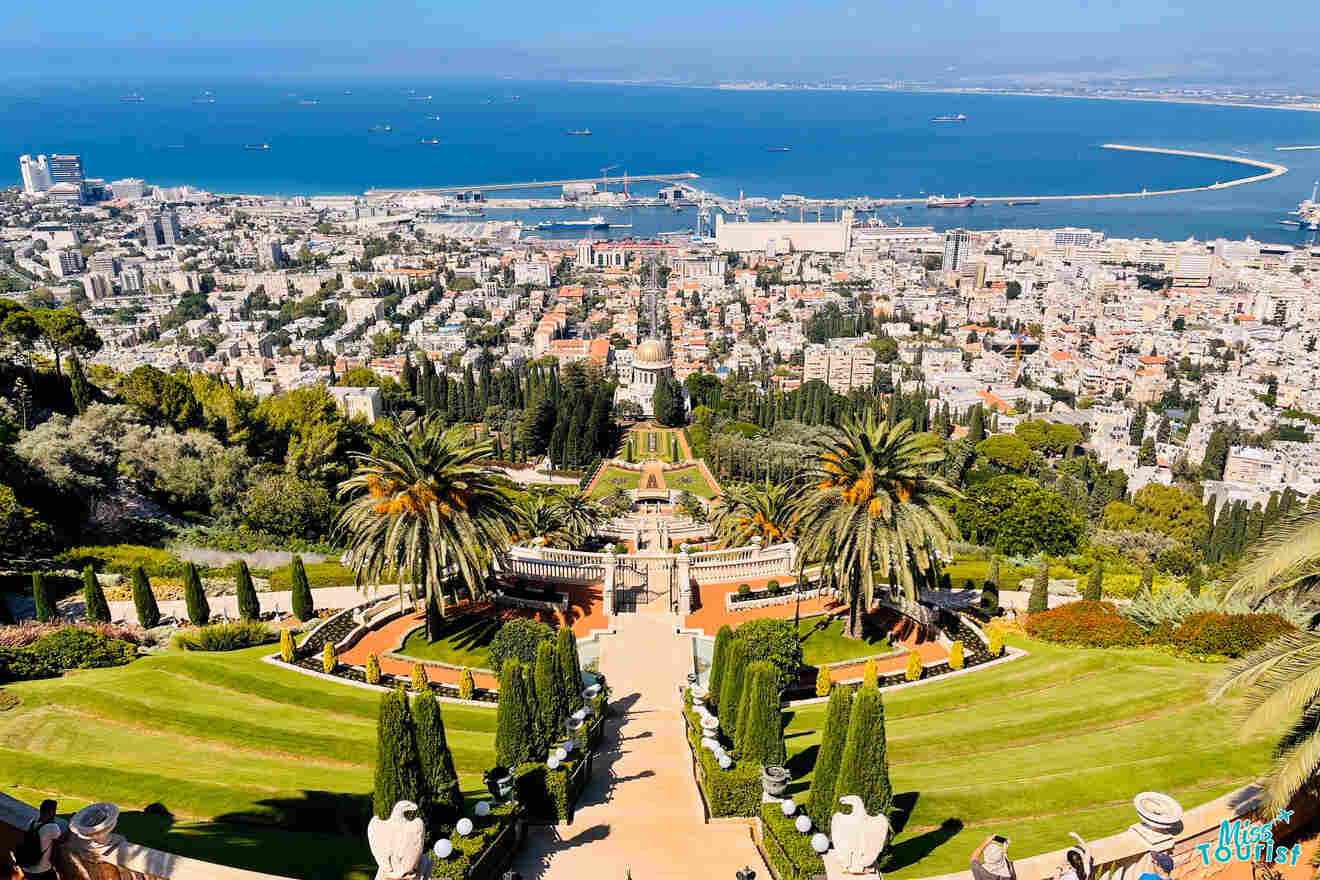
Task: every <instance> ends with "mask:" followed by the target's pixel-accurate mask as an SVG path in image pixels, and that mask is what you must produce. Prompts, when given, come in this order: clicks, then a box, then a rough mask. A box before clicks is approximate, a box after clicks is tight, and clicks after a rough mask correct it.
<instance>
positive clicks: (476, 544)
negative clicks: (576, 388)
mask: <svg viewBox="0 0 1320 880" xmlns="http://www.w3.org/2000/svg"><path fill="white" fill-rule="evenodd" d="M490 451H491V450H490V444H489V443H479V444H467V443H465V442H464V441H463V440H462V439H460V438H459V437H458V436H457V435H455V434H452V433H451V434H446V432H445V429H444V422H443V421H442V420H441V419H439V418H437V417H436V416H435V415H431V416H428V417H426V418H425V419H422V420H419V421H417V422H415V423H413V425H412V426H411V427H407V428H405V427H404V426H403V425H402V424H400V423H399V422H398V421H397V420H394V419H389V420H387V421H385V422H383V423H382V424H381V425H380V426H379V439H378V442H377V448H376V450H375V451H373V452H371V453H356V454H354V456H353V458H354V459H355V461H356V470H355V472H354V473H353V475H352V476H350V477H349V478H348V479H346V480H344V481H343V482H341V483H340V484H339V492H338V496H339V500H340V509H339V513H338V515H337V517H336V521H335V528H336V532H337V534H338V535H339V536H341V537H342V538H344V539H346V540H347V542H348V554H347V557H348V558H347V564H348V566H349V567H350V568H352V569H354V570H355V571H356V572H357V580H358V583H359V584H362V583H363V582H364V580H368V581H372V582H379V581H380V580H381V579H382V578H383V577H385V576H387V575H394V576H396V577H398V579H399V582H400V584H399V590H400V602H401V603H402V598H403V597H402V592H403V579H404V577H405V576H407V577H408V578H409V579H410V580H411V582H412V584H413V585H414V588H418V589H422V590H424V593H425V598H426V603H427V608H428V609H429V608H430V607H431V605H432V603H433V602H436V601H438V602H439V604H440V608H441V610H443V609H444V608H445V607H447V602H448V600H449V598H450V596H451V594H452V595H456V594H457V588H458V586H459V585H460V584H461V586H463V587H465V588H466V590H467V593H468V596H469V597H470V598H472V599H474V600H475V599H477V598H478V597H479V596H480V595H481V594H482V593H483V592H484V589H485V580H486V575H487V573H488V571H489V569H490V563H491V560H492V558H493V557H494V555H495V554H496V553H498V552H500V551H501V550H503V549H504V548H505V547H506V546H507V544H508V540H509V538H508V536H509V532H510V530H511V528H512V526H513V522H514V509H513V502H512V501H511V500H510V498H509V496H508V494H506V493H505V491H504V490H502V489H501V488H500V487H499V485H498V483H497V482H496V478H495V473H496V472H494V471H492V470H490V469H489V468H485V467H482V466H481V465H479V464H477V462H478V461H480V460H481V459H483V458H488V457H489V456H490ZM426 625H427V636H428V638H430V637H432V636H433V635H434V631H433V629H432V620H431V615H430V614H427V621H426Z"/></svg>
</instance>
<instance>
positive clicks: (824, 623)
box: [798, 617, 893, 666]
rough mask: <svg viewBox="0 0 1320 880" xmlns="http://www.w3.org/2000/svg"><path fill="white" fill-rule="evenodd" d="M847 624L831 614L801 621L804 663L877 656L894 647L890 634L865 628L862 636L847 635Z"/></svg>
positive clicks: (816, 664)
mask: <svg viewBox="0 0 1320 880" xmlns="http://www.w3.org/2000/svg"><path fill="white" fill-rule="evenodd" d="M845 623H846V621H844V620H843V619H842V618H827V617H807V618H804V619H802V620H800V621H798V635H799V636H801V637H802V662H803V663H804V664H805V665H807V666H819V665H820V664H822V663H838V662H840V661H843V660H856V659H858V658H861V657H873V656H875V655H876V654H883V653H885V652H887V651H889V650H891V649H892V647H893V646H892V645H891V644H890V643H889V639H888V637H886V635H885V634H884V633H881V632H866V631H863V633H862V638H860V639H850V638H848V637H846V636H844V634H843V627H844V624H845Z"/></svg>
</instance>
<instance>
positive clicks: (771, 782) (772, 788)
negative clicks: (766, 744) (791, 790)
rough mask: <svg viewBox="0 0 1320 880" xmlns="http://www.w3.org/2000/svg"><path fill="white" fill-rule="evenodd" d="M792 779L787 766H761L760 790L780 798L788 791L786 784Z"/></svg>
mask: <svg viewBox="0 0 1320 880" xmlns="http://www.w3.org/2000/svg"><path fill="white" fill-rule="evenodd" d="M792 781H793V777H792V776H790V775H789V772H788V768H787V767H780V766H779V765H778V764H771V765H770V766H768V767H762V768H761V790H762V791H764V792H765V793H766V794H767V795H769V796H770V797H773V798H782V797H783V796H784V793H785V792H787V791H788V784H789V783H790V782H792Z"/></svg>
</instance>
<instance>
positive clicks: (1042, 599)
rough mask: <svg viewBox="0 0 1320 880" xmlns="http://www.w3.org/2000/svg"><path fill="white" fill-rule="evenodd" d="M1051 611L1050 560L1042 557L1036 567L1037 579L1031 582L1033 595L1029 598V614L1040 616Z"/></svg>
mask: <svg viewBox="0 0 1320 880" xmlns="http://www.w3.org/2000/svg"><path fill="white" fill-rule="evenodd" d="M1049 610H1050V560H1049V559H1048V557H1045V556H1041V558H1040V563H1039V564H1038V565H1037V566H1036V579H1035V580H1033V581H1032V582H1031V595H1030V596H1029V597H1028V598H1027V613H1028V614H1039V613H1040V612H1042V611H1049Z"/></svg>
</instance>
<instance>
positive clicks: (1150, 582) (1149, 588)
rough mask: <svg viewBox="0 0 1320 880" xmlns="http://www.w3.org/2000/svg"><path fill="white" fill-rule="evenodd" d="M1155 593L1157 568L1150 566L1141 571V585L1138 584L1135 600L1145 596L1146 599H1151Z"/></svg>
mask: <svg viewBox="0 0 1320 880" xmlns="http://www.w3.org/2000/svg"><path fill="white" fill-rule="evenodd" d="M1154 592H1155V568H1154V567H1153V566H1150V565H1148V566H1146V567H1145V568H1144V569H1142V571H1141V583H1139V584H1137V592H1136V594H1135V595H1134V596H1133V598H1134V599H1135V598H1136V597H1137V596H1145V597H1146V598H1150V597H1151V596H1152V595H1153V594H1154Z"/></svg>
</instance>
